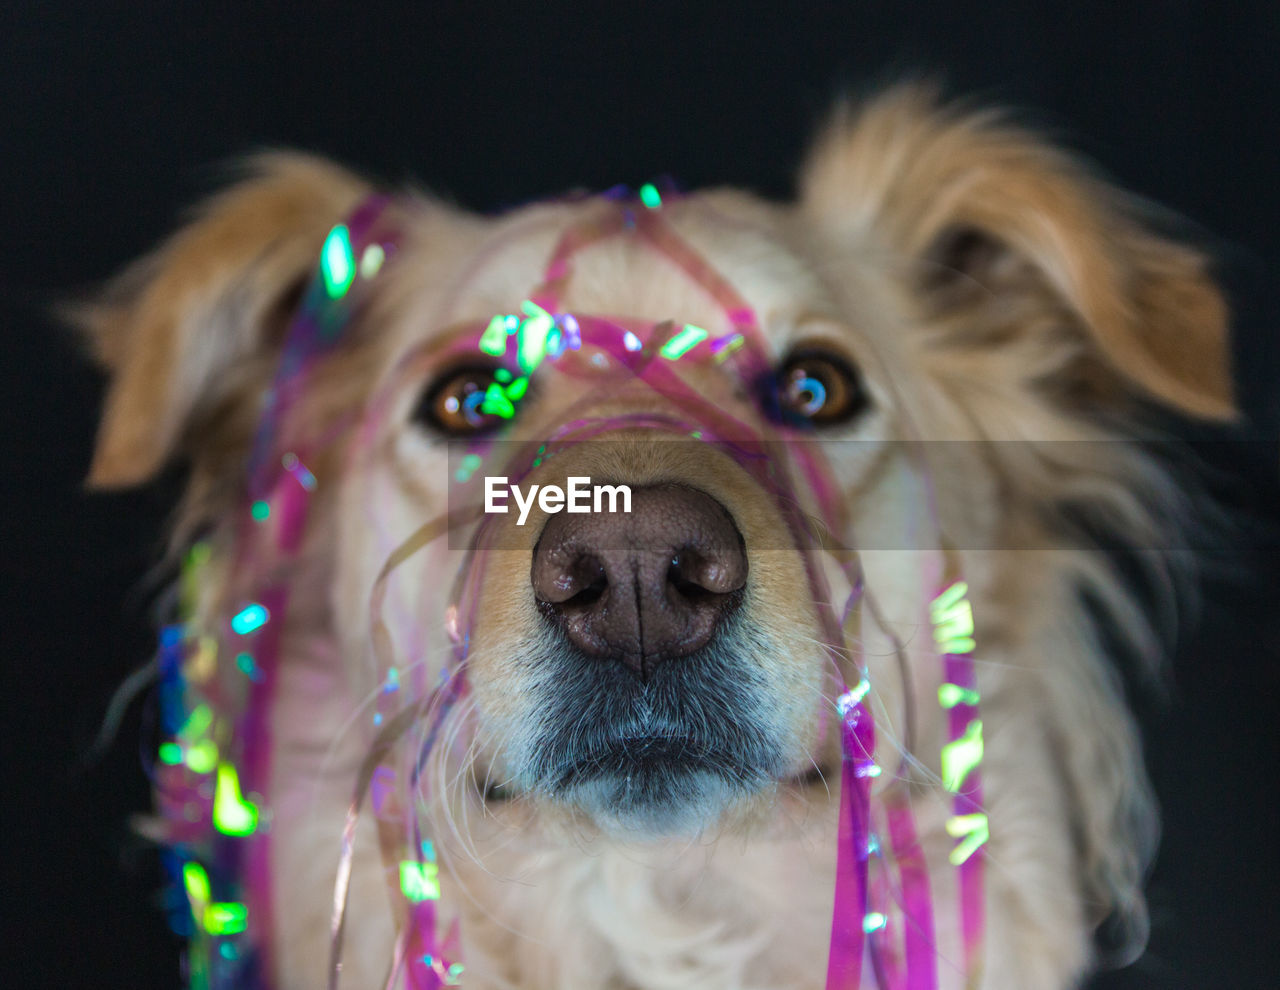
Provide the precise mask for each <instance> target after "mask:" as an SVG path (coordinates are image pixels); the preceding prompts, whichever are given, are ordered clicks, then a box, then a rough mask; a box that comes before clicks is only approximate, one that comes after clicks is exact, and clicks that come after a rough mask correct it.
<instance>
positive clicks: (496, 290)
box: [398, 190, 831, 345]
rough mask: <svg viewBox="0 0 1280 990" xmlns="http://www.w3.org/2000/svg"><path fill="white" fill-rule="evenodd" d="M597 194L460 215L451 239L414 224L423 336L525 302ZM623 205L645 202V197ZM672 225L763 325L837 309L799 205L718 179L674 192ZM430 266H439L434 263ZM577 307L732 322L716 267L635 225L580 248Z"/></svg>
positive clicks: (404, 266)
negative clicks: (813, 264) (804, 235)
mask: <svg viewBox="0 0 1280 990" xmlns="http://www.w3.org/2000/svg"><path fill="white" fill-rule="evenodd" d="M607 209H608V206H607V205H606V204H605V203H603V202H602V201H601V200H600V199H598V198H593V199H590V200H585V201H579V202H549V203H538V204H533V205H531V206H527V207H524V208H522V209H519V210H516V211H514V212H512V213H509V214H505V215H503V216H501V217H497V218H494V219H491V220H481V221H477V220H476V219H475V218H465V219H464V218H457V226H458V229H457V230H456V231H451V232H450V233H449V236H448V237H447V238H446V239H445V240H447V244H441V237H440V234H439V225H438V224H434V225H427V224H424V225H423V229H422V230H421V231H416V232H413V236H411V238H410V240H409V242H408V243H407V244H406V249H405V251H404V252H403V255H404V256H403V257H402V259H401V264H400V265H399V266H398V267H399V269H400V270H399V272H398V278H399V280H401V281H402V282H404V283H407V284H406V285H405V288H406V289H407V290H408V291H409V293H410V299H409V301H408V302H409V306H410V307H411V309H412V319H410V320H408V321H405V322H404V323H403V324H402V329H403V333H404V334H407V335H408V338H409V339H406V340H404V341H403V342H404V343H405V344H407V345H408V344H412V343H415V342H418V341H421V340H423V339H424V338H427V337H430V336H432V335H434V334H437V333H442V332H444V331H445V330H447V329H448V328H449V327H451V326H455V325H457V324H459V323H461V322H466V321H481V320H488V319H489V318H490V317H492V316H493V315H494V314H496V313H509V312H515V311H517V310H518V307H519V305H520V303H521V302H522V301H523V300H525V299H527V298H529V296H530V295H531V294H532V293H533V292H534V290H536V289H537V288H538V287H539V286H540V285H541V284H542V283H543V281H544V279H545V278H546V275H547V268H548V265H549V263H550V261H551V259H552V256H553V254H554V253H555V251H556V249H557V246H558V245H559V244H560V243H561V241H562V239H563V238H564V237H565V235H566V233H568V232H570V231H573V230H574V229H575V228H578V227H580V226H581V225H584V224H588V223H590V222H591V221H592V220H593V219H598V218H599V217H600V216H601V215H602V213H603V212H605V211H607ZM617 209H620V210H625V209H635V210H644V209H645V207H643V206H641V205H639V204H635V205H633V206H627V205H622V204H619V205H618V206H617ZM660 209H661V213H660V216H661V219H662V220H663V221H664V223H665V224H666V226H667V227H668V228H669V230H670V231H671V232H672V233H674V234H675V235H676V237H677V238H678V239H679V240H680V241H682V242H683V243H684V245H686V246H687V247H688V248H690V249H692V251H693V252H694V253H695V254H696V255H697V256H699V257H700V258H701V259H702V260H703V261H705V262H706V263H707V264H708V265H709V266H710V269H711V270H712V271H713V272H714V273H715V276H716V277H718V278H720V279H723V280H724V281H725V282H727V283H728V284H729V285H730V286H731V287H732V288H733V290H734V291H736V292H737V293H738V295H740V296H741V297H742V298H743V299H744V300H745V301H746V302H747V303H748V304H749V305H750V306H751V307H752V309H754V310H755V312H756V315H757V318H758V319H759V321H760V323H761V324H762V325H765V326H767V325H770V324H772V323H774V322H777V321H781V322H783V323H791V322H794V321H795V319H796V318H797V317H798V315H799V314H802V313H806V312H812V311H822V310H829V309H830V308H831V307H830V302H829V300H828V299H827V296H826V293H825V291H824V288H823V286H822V285H821V283H820V281H819V280H818V279H817V278H816V277H815V276H814V275H813V273H812V270H811V268H810V266H809V264H808V263H807V261H806V259H805V258H804V257H803V256H802V254H801V253H800V250H799V249H798V248H797V247H796V245H795V244H794V243H793V242H792V241H791V239H790V238H789V236H788V235H789V232H790V217H789V211H788V210H787V209H786V208H784V207H782V206H779V205H776V204H771V203H767V202H764V201H763V200H760V199H757V198H755V197H752V196H749V195H748V194H746V193H742V192H737V191H731V190H713V191H709V192H702V193H696V194H691V195H688V196H684V197H680V198H673V199H672V200H670V201H669V202H668V203H667V204H664V205H663V206H662V207H661V208H660ZM428 269H432V270H431V271H428ZM560 306H561V308H563V309H565V310H568V311H570V312H577V313H584V314H598V315H608V316H620V317H631V318H636V319H642V320H649V321H653V322H659V321H662V320H667V319H671V320H676V321H677V322H680V323H693V324H697V325H698V326H703V327H705V328H707V329H709V330H713V331H717V332H723V331H726V330H728V329H730V325H729V322H728V317H727V314H726V313H725V311H724V309H723V307H722V306H721V305H720V304H719V303H718V302H717V301H716V300H715V299H714V298H713V297H712V295H711V293H710V292H709V291H708V286H707V284H706V279H699V278H697V277H695V276H694V275H691V274H690V273H688V272H686V271H683V270H682V269H681V268H680V267H679V266H678V265H677V264H676V263H675V262H674V261H673V260H672V258H671V257H670V256H668V255H667V254H666V253H665V252H664V251H662V250H661V249H659V248H658V247H656V246H654V245H653V244H652V243H651V242H650V241H648V240H646V239H645V238H643V237H641V236H638V235H637V234H636V233H635V231H634V230H633V229H631V228H626V229H624V230H622V231H621V232H620V233H618V234H614V235H611V236H608V237H606V238H604V239H602V240H600V241H598V242H595V243H592V244H589V245H588V246H586V247H584V248H582V249H580V250H578V251H577V252H576V253H575V254H574V255H573V257H572V260H571V268H570V273H569V277H568V279H567V281H566V283H565V284H564V287H563V291H562V294H561V299H560Z"/></svg>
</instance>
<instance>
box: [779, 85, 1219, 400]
mask: <svg viewBox="0 0 1280 990" xmlns="http://www.w3.org/2000/svg"><path fill="white" fill-rule="evenodd" d="M802 209H803V211H804V212H805V214H806V215H807V218H808V222H809V223H810V225H812V226H815V227H816V228H817V229H818V230H819V232H820V236H822V237H824V238H825V239H827V240H828V241H829V242H831V243H833V244H834V245H836V246H837V247H838V248H843V249H845V250H848V249H849V248H851V247H852V246H854V245H868V244H869V245H877V246H879V247H880V248H882V249H884V250H887V251H888V252H890V253H891V254H893V255H894V256H896V257H899V258H905V259H906V260H907V262H908V263H909V264H910V266H911V268H912V270H913V275H912V278H913V281H914V286H913V288H914V289H915V290H916V291H915V295H916V296H917V298H920V299H921V300H922V301H923V304H924V307H925V314H924V315H925V316H926V318H927V319H928V320H931V321H933V322H934V325H935V326H938V327H940V328H942V329H943V330H944V331H945V332H947V333H954V334H956V335H958V336H961V337H963V338H964V339H965V340H966V341H967V342H971V343H981V342H984V341H985V342H991V343H995V342H1000V341H1008V340H1010V339H1013V338H1014V337H1016V336H1017V335H1018V334H1020V333H1024V334H1025V333H1029V332H1038V333H1042V334H1045V335H1046V338H1045V339H1046V340H1048V339H1049V337H1050V335H1052V337H1053V342H1054V343H1055V345H1058V346H1059V349H1063V348H1061V346H1060V345H1063V344H1069V345H1070V346H1071V348H1074V353H1075V357H1074V358H1073V359H1072V360H1071V361H1070V362H1069V367H1066V368H1060V369H1059V370H1062V371H1063V372H1064V375H1059V376H1058V377H1059V378H1060V379H1062V380H1059V381H1055V382H1046V384H1051V385H1053V386H1057V387H1058V388H1059V389H1060V391H1066V392H1068V393H1074V394H1076V395H1077V396H1079V395H1082V394H1083V395H1087V396H1088V397H1090V398H1092V399H1095V400H1096V399H1098V398H1099V397H1100V391H1106V390H1107V389H1108V388H1109V387H1112V386H1113V387H1114V389H1113V390H1114V391H1117V392H1118V391H1120V390H1121V387H1122V383H1123V388H1124V389H1125V390H1133V391H1136V392H1137V393H1139V394H1145V395H1146V396H1147V397H1148V398H1154V399H1156V400H1159V401H1161V402H1163V403H1165V404H1167V405H1169V406H1172V407H1174V408H1175V409H1178V410H1181V411H1182V412H1184V413H1189V414H1192V415H1196V416H1202V417H1207V418H1211V419H1227V418H1230V417H1233V416H1234V415H1235V405H1234V402H1233V395H1232V386H1231V376H1230V368H1229V344H1228V339H1227V308H1226V305H1225V303H1224V301H1223V298H1222V296H1221V294H1220V293H1219V291H1218V290H1217V288H1216V287H1215V285H1214V284H1213V281H1212V280H1211V279H1210V277H1209V275H1208V274H1207V272H1206V267H1207V266H1206V261H1205V259H1204V258H1203V257H1202V256H1201V255H1200V254H1199V253H1198V252H1196V251H1194V250H1192V249H1190V248H1187V247H1184V246H1181V245H1178V244H1175V243H1172V242H1170V241H1167V240H1164V239H1162V238H1160V237H1158V236H1156V235H1155V234H1153V233H1151V232H1150V231H1149V230H1148V229H1147V228H1146V226H1145V225H1144V224H1143V223H1142V222H1141V221H1140V219H1139V215H1138V210H1137V209H1136V208H1135V206H1134V204H1133V202H1132V201H1131V200H1127V199H1126V198H1125V197H1123V196H1122V195H1121V194H1120V193H1119V192H1118V191H1116V190H1114V189H1112V188H1110V187H1109V186H1107V185H1106V184H1104V183H1103V182H1101V181H1100V180H1098V179H1096V178H1094V177H1093V176H1091V175H1089V174H1088V173H1087V172H1086V171H1085V170H1084V169H1082V168H1081V167H1080V166H1079V165H1078V164H1077V163H1076V162H1074V161H1073V160H1071V159H1070V158H1069V157H1068V156H1067V155H1065V154H1063V153H1061V152H1059V151H1058V150H1056V149H1054V148H1053V147H1051V146H1050V145H1048V144H1046V143H1045V142H1043V141H1041V140H1039V139H1037V138H1035V137H1033V136H1032V135H1030V134H1028V133H1026V132H1024V131H1021V130H1019V129H1017V128H1015V127H1013V126H1011V125H1009V124H1007V123H1005V122H1004V121H1002V120H1001V118H1000V117H999V115H998V114H995V113H992V112H985V113H983V112H978V113H972V112H962V111H959V110H955V109H950V108H941V107H939V105H938V101H937V98H936V95H935V93H934V91H933V90H932V89H930V88H928V87H925V86H920V85H909V86H903V87H899V88H897V89H894V90H891V91H889V92H888V93H886V94H885V95H883V96H881V97H879V98H878V99H875V100H873V101H871V102H870V103H868V104H867V105H865V106H864V107H862V108H861V109H853V108H849V107H845V108H842V109H841V110H840V111H839V112H838V113H837V115H836V118H835V120H834V122H833V123H832V125H831V126H830V128H829V129H828V130H827V132H826V134H825V136H824V137H823V139H822V140H821V141H820V142H819V143H818V146H817V148H816V149H815V151H814V153H813V155H812V157H811V159H810V161H809V164H808V167H807V168H806V170H805V172H804V176H803V183H802ZM1067 327H1070V328H1073V332H1072V333H1069V334H1064V333H1063V329H1064V328H1067ZM1086 343H1087V346H1081V345H1082V344H1086ZM1064 350H1065V349H1064ZM1067 363H1068V362H1067V361H1066V359H1065V358H1064V359H1063V361H1062V362H1060V364H1067ZM1066 377H1070V378H1071V379H1072V380H1071V381H1070V382H1067V381H1066V380H1065V379H1066Z"/></svg>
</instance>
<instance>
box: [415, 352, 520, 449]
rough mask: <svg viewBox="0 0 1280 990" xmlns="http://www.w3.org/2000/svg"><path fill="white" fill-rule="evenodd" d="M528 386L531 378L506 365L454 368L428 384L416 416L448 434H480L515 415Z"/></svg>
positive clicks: (455, 435) (459, 435)
mask: <svg viewBox="0 0 1280 990" xmlns="http://www.w3.org/2000/svg"><path fill="white" fill-rule="evenodd" d="M528 387H529V379H528V378H525V377H523V376H522V377H516V376H514V375H512V373H511V372H510V371H508V370H507V369H506V368H497V367H493V366H491V365H482V364H476V365H466V366H464V367H460V368H452V369H450V370H449V371H446V372H445V373H443V374H442V375H440V376H439V377H438V378H437V379H436V380H435V381H434V382H432V383H431V385H430V386H429V387H428V388H427V391H426V394H425V395H424V396H423V398H422V401H421V402H419V403H418V408H417V409H416V410H415V411H414V414H413V418H414V420H415V422H418V423H422V424H423V425H425V426H429V427H430V428H431V429H433V430H436V431H437V432H439V433H443V434H445V435H446V436H451V437H466V436H478V435H480V434H483V433H489V432H491V431H493V430H496V429H498V428H499V427H500V426H502V424H503V423H505V422H506V421H507V420H509V419H513V418H514V417H515V414H516V409H517V407H518V406H519V405H520V401H521V400H522V399H523V398H524V396H525V392H526V391H527V389H528Z"/></svg>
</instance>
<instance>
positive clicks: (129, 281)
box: [73, 153, 368, 488]
mask: <svg viewBox="0 0 1280 990" xmlns="http://www.w3.org/2000/svg"><path fill="white" fill-rule="evenodd" d="M248 171H249V172H250V173H251V175H252V178H249V179H247V180H245V181H244V182H242V183H241V184H239V185H237V186H235V187H233V188H232V189H231V190H230V191H228V192H226V193H223V194H222V195H220V196H218V197H216V198H214V199H213V200H211V201H210V202H209V203H208V204H206V205H205V207H204V208H203V209H202V210H201V211H200V213H199V216H198V218H197V219H196V220H195V221H194V222H193V223H191V224H190V225H189V226H187V227H185V228H184V229H183V230H181V231H180V232H179V233H178V234H177V235H175V236H174V237H173V238H172V239H171V240H170V241H169V242H168V243H167V244H165V245H164V246H163V247H162V248H160V250H159V251H157V252H156V253H155V254H153V255H151V256H150V257H147V258H144V259H142V260H141V261H139V262H137V263H136V264H135V265H134V267H133V268H131V269H130V270H129V271H127V272H125V273H124V274H123V275H122V276H121V277H120V278H119V280H118V281H117V283H116V284H115V285H114V286H113V287H112V288H111V289H110V290H108V292H107V293H106V294H105V296H104V298H103V300H102V301H101V302H100V303H98V304H96V305H92V306H85V307H81V308H79V309H76V310H73V315H74V317H75V318H76V319H77V321H78V322H80V323H81V325H82V326H83V327H84V328H85V329H86V331H87V332H88V335H89V338H90V341H91V343H92V344H93V347H94V350H95V351H96V353H97V355H98V357H99V359H100V360H101V361H102V362H103V364H105V365H106V366H107V368H108V369H109V370H110V371H111V373H112V382H111V389H110V392H109V393H108V396H107V404H106V410H105V411H104V413H103V419H102V426H101V428H100V431H99V434H98V445H97V449H96V452H95V453H94V458H93V466H92V467H91V468H90V469H89V483H90V484H92V485H95V486H98V487H103V488H114V487H121V486H124V485H135V484H138V483H139V482H142V481H145V480H147V479H148V478H150V477H151V476H152V475H153V474H155V473H156V471H157V470H159V468H160V466H161V464H162V463H163V462H164V461H165V460H166V459H167V458H168V457H169V455H170V454H171V453H172V452H173V448H174V446H175V445H176V444H177V442H178V440H179V438H180V437H181V436H182V434H183V431H184V429H185V427H186V424H187V420H188V418H189V417H190V416H191V415H192V413H193V412H194V411H195V410H196V408H197V407H198V406H208V405H211V404H213V403H215V402H216V401H217V397H218V395H219V393H221V392H222V391H223V389H224V388H225V382H224V380H223V376H225V375H226V374H227V373H228V372H233V371H234V369H235V368H236V366H237V365H238V364H240V363H242V362H244V361H246V360H249V359H251V358H252V357H253V356H255V355H256V354H258V353H259V352H260V351H261V350H263V349H265V348H267V347H268V346H269V345H270V344H271V343H273V341H271V340H270V334H271V332H272V329H273V325H274V329H275V330H276V331H277V333H278V332H280V331H282V330H283V326H282V325H281V324H282V321H283V319H284V318H286V317H287V315H288V314H287V313H286V312H279V311H278V310H279V308H280V305H281V303H282V302H283V301H284V300H285V299H286V297H287V296H288V294H289V291H290V289H291V288H293V287H295V286H296V285H297V283H298V282H299V281H300V280H301V279H305V278H308V277H309V276H310V273H311V268H312V266H313V265H314V263H315V258H316V255H317V253H318V252H319V250H320V245H321V244H322V243H323V241H324V236H325V234H326V233H327V232H328V230H329V228H330V227H331V226H333V224H334V223H335V222H337V220H338V219H340V218H341V217H342V216H343V215H344V214H345V213H346V212H347V211H348V210H349V209H351V207H352V206H353V205H354V204H355V203H356V202H357V201H358V200H359V199H360V197H361V196H362V195H364V194H365V193H367V192H368V187H367V186H365V185H364V183H362V182H361V181H360V180H358V179H356V178H355V177H354V176H353V175H351V174H350V173H348V172H345V171H343V170H342V169H339V168H337V167H335V166H333V165H330V164H329V163H327V162H324V161H321V160H320V159H317V158H310V157H307V156H304V155H298V154H283V153H281V154H270V155H262V156H260V157H258V158H256V159H254V160H253V161H252V162H250V163H249V166H248ZM299 288H300V286H299ZM274 343H279V341H278V340H277V341H274Z"/></svg>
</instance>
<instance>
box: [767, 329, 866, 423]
mask: <svg viewBox="0 0 1280 990" xmlns="http://www.w3.org/2000/svg"><path fill="white" fill-rule="evenodd" d="M776 381H777V385H776V388H777V396H776V401H777V405H778V412H779V414H780V416H781V418H782V420H783V421H784V422H787V423H791V424H793V425H813V426H833V425H836V424H838V423H844V422H847V421H849V420H850V419H852V418H853V417H854V416H856V415H858V413H860V412H862V411H863V410H864V409H866V407H867V404H868V400H867V394H866V391H865V390H864V389H863V387H862V378H861V376H860V375H859V374H858V372H857V371H856V370H855V369H854V368H853V366H852V365H850V364H849V362H848V361H846V360H845V359H844V358H843V357H841V356H840V355H838V354H836V353H834V352H832V351H829V350H825V349H822V348H805V349H803V350H797V351H794V352H792V354H791V356H790V357H788V358H787V360H786V361H784V362H783V364H782V367H781V369H780V370H779V371H778V376H777V379H776Z"/></svg>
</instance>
